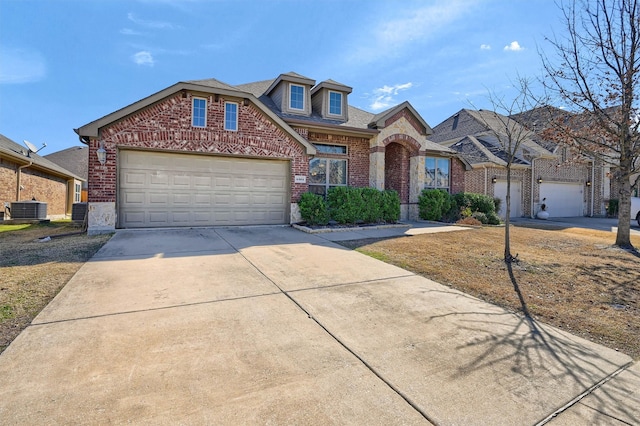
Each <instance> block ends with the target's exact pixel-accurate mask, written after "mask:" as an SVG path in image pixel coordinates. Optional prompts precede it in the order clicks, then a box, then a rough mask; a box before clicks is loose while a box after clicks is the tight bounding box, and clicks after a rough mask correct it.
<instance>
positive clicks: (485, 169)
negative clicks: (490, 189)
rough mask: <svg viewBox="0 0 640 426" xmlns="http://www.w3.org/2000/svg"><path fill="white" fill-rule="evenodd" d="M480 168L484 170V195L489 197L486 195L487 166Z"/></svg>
mask: <svg viewBox="0 0 640 426" xmlns="http://www.w3.org/2000/svg"><path fill="white" fill-rule="evenodd" d="M482 168H483V169H484V195H489V194H487V166H482Z"/></svg>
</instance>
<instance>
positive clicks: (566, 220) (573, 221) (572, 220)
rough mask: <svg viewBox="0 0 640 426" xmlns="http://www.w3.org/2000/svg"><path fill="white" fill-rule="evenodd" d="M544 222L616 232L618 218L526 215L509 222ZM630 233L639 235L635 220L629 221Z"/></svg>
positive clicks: (639, 230) (638, 227)
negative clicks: (542, 218) (539, 217)
mask: <svg viewBox="0 0 640 426" xmlns="http://www.w3.org/2000/svg"><path fill="white" fill-rule="evenodd" d="M527 222H533V223H537V224H541V223H542V224H546V225H551V226H557V227H558V228H587V229H595V230H598V231H609V232H618V219H617V218H609V217H585V216H578V217H553V218H549V219H547V220H540V219H531V218H527V217H518V218H511V223H515V224H517V223H527ZM631 235H640V226H638V223H637V222H636V220H635V219H634V220H632V221H631Z"/></svg>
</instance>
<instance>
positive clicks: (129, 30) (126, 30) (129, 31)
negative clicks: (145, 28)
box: [120, 28, 143, 36]
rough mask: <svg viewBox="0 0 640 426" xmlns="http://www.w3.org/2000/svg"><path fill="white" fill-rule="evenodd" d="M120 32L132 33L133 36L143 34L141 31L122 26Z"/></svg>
mask: <svg viewBox="0 0 640 426" xmlns="http://www.w3.org/2000/svg"><path fill="white" fill-rule="evenodd" d="M120 34H124V35H132V36H139V35H143V34H142V33H141V32H140V31H136V30H132V29H131V28H122V29H121V30H120Z"/></svg>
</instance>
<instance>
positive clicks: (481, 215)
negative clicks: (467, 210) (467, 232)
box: [471, 212, 489, 225]
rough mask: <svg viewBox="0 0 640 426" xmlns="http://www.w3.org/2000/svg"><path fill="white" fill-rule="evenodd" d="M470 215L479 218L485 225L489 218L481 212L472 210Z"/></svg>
mask: <svg viewBox="0 0 640 426" xmlns="http://www.w3.org/2000/svg"><path fill="white" fill-rule="evenodd" d="M471 217H472V218H474V219H477V220H479V221H480V223H482V224H483V225H486V224H487V223H489V219H488V218H487V215H486V214H484V213H482V212H473V213H472V214H471Z"/></svg>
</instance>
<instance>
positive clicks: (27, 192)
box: [20, 168, 67, 216]
mask: <svg viewBox="0 0 640 426" xmlns="http://www.w3.org/2000/svg"><path fill="white" fill-rule="evenodd" d="M20 184H21V185H22V186H23V187H24V189H23V190H22V191H21V198H22V200H31V199H32V198H34V197H35V199H36V200H38V201H43V202H46V203H47V216H51V215H64V214H66V213H67V181H66V179H64V178H60V177H56V176H51V175H49V174H46V173H42V172H39V171H37V170H33V169H30V168H25V169H22V176H21V178H20Z"/></svg>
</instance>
